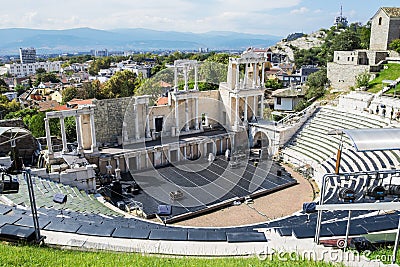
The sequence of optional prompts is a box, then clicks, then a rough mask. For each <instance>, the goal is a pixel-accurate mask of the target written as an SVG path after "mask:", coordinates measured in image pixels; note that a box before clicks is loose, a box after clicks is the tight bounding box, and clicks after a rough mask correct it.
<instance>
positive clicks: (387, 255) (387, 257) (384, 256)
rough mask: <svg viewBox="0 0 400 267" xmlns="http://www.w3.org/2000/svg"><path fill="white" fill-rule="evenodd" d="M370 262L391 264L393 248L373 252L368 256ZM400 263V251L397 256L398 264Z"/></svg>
mask: <svg viewBox="0 0 400 267" xmlns="http://www.w3.org/2000/svg"><path fill="white" fill-rule="evenodd" d="M367 257H368V258H369V259H370V260H373V261H380V262H382V263H384V264H391V263H392V259H393V247H392V246H388V247H385V248H381V249H378V250H375V251H373V252H371V253H370V254H369V255H368V256H367ZM399 263H400V251H398V252H397V255H396V264H399Z"/></svg>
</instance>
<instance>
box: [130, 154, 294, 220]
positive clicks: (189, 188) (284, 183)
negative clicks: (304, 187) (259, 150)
mask: <svg viewBox="0 0 400 267" xmlns="http://www.w3.org/2000/svg"><path fill="white" fill-rule="evenodd" d="M278 173H279V175H278ZM132 176H133V179H134V180H135V181H136V183H138V184H139V185H140V187H141V188H142V190H141V191H140V193H139V194H137V195H132V198H133V200H135V201H139V202H141V203H142V204H143V210H144V213H145V214H146V215H148V216H152V215H155V214H156V213H157V208H158V206H159V205H162V204H165V205H171V206H172V214H171V215H170V216H168V217H166V220H167V222H173V221H177V220H180V219H184V218H187V217H188V216H194V215H196V214H200V213H204V212H207V211H210V210H213V209H216V208H219V207H223V206H227V205H231V204H232V203H233V201H235V200H243V199H244V198H245V197H247V196H250V197H252V198H254V197H256V196H258V195H263V194H268V193H270V192H273V191H276V190H281V189H283V188H286V187H288V186H292V185H294V184H296V180H295V179H293V178H292V177H291V176H290V174H289V173H287V172H286V171H285V170H284V169H283V168H282V167H281V166H279V165H278V163H276V162H273V161H270V160H268V161H267V160H265V161H262V162H260V163H258V166H257V167H256V166H254V162H252V161H247V160H243V161H242V162H241V164H240V165H239V166H235V168H232V167H230V166H229V162H228V161H226V160H225V158H224V157H222V156H218V157H217V158H216V160H215V161H213V162H212V163H210V162H208V161H206V160H205V159H200V160H196V161H186V162H185V163H180V164H178V165H173V166H172V165H171V166H167V167H163V168H158V169H153V170H146V171H142V172H136V173H132ZM176 191H180V192H182V194H183V196H181V197H180V198H178V199H175V200H174V199H172V198H171V196H170V193H171V192H176Z"/></svg>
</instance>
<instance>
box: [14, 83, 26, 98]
mask: <svg viewBox="0 0 400 267" xmlns="http://www.w3.org/2000/svg"><path fill="white" fill-rule="evenodd" d="M14 90H15V91H16V92H17V94H18V96H20V95H22V94H23V93H24V92H25V91H26V87H25V86H23V85H22V84H17V85H16V86H15V88H14Z"/></svg>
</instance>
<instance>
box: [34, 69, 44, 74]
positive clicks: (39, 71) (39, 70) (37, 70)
mask: <svg viewBox="0 0 400 267" xmlns="http://www.w3.org/2000/svg"><path fill="white" fill-rule="evenodd" d="M44 73H46V70H45V69H44V68H38V69H36V74H44Z"/></svg>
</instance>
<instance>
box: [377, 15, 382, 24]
mask: <svg viewBox="0 0 400 267" xmlns="http://www.w3.org/2000/svg"><path fill="white" fill-rule="evenodd" d="M378 25H382V17H380V18H379V22H378Z"/></svg>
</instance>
